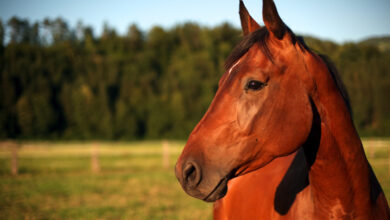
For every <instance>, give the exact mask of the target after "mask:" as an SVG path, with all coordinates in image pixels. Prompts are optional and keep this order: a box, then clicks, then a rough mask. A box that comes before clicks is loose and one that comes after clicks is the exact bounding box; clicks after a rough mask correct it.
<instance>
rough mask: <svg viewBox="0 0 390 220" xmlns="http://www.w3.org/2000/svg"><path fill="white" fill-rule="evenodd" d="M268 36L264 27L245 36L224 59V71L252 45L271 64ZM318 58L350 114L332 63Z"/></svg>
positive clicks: (299, 40) (300, 41) (299, 39)
mask: <svg viewBox="0 0 390 220" xmlns="http://www.w3.org/2000/svg"><path fill="white" fill-rule="evenodd" d="M287 31H288V32H289V33H290V35H291V36H292V37H291V41H292V43H293V44H296V43H297V44H298V46H299V47H300V48H301V49H303V50H305V51H307V52H309V53H314V52H313V50H312V49H311V48H309V47H308V46H307V45H306V43H305V41H304V40H303V37H301V36H297V37H296V36H295V35H294V33H293V32H292V31H291V30H290V29H289V28H288V27H287ZM268 36H269V32H268V30H267V28H266V27H262V28H260V29H258V30H256V31H254V32H252V33H251V34H249V35H247V36H245V37H244V38H243V39H242V40H241V41H240V42H239V43H238V44H237V45H236V47H235V48H234V49H233V51H232V52H231V53H230V55H229V57H228V58H227V59H226V62H225V70H228V69H230V68H231V67H232V66H233V64H234V63H236V62H237V60H239V59H240V58H241V57H242V56H244V55H245V54H246V53H247V52H248V50H249V49H250V48H251V47H252V46H253V45H254V44H258V45H259V47H260V50H261V51H262V52H263V53H264V55H265V56H266V57H267V59H269V60H270V61H271V62H273V59H272V54H271V51H270V50H269V47H268V43H267V40H266V39H267V37H268ZM317 54H318V56H319V57H320V58H321V59H322V61H324V62H325V64H326V66H327V67H328V70H329V72H330V74H331V76H332V78H333V81H334V82H335V84H336V86H337V88H338V89H339V91H340V94H341V96H342V97H343V99H344V102H345V104H346V105H347V108H348V110H349V112H350V113H351V114H352V108H351V104H350V100H349V95H348V92H347V90H346V87H345V85H344V83H343V81H342V80H341V77H340V74H339V72H338V71H337V68H336V66H335V65H334V63H333V62H332V60H331V59H330V58H329V57H328V56H326V55H323V54H320V53H317Z"/></svg>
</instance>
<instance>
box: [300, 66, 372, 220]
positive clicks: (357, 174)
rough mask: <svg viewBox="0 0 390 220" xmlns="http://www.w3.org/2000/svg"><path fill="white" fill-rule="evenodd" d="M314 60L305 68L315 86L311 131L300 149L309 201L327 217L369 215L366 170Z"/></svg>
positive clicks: (323, 70) (340, 105) (331, 86)
mask: <svg viewBox="0 0 390 220" xmlns="http://www.w3.org/2000/svg"><path fill="white" fill-rule="evenodd" d="M316 61H317V63H316V64H314V65H311V66H310V65H308V69H309V70H310V68H312V70H313V71H310V72H311V73H313V74H312V75H313V76H312V77H313V78H314V82H315V84H316V86H315V89H314V91H313V94H311V98H312V105H313V109H314V117H313V118H314V119H313V131H312V133H311V135H310V136H309V139H308V143H306V145H305V146H304V148H305V152H306V155H307V156H306V157H307V160H308V164H309V165H310V170H309V180H310V185H311V189H312V194H313V202H314V204H315V205H316V206H317V207H318V208H319V209H318V210H319V212H321V211H320V210H321V209H322V210H323V211H324V213H322V214H324V215H326V216H327V217H329V215H333V216H336V215H342V214H343V213H344V214H351V212H353V210H354V212H355V213H354V215H356V216H365V215H367V213H370V212H369V210H368V209H369V207H370V200H369V199H370V181H369V175H370V167H369V164H368V162H367V159H366V157H365V154H364V150H363V147H362V143H361V141H360V138H359V136H358V134H357V132H356V129H355V127H354V125H353V122H352V119H351V115H350V113H349V110H348V108H347V106H346V103H345V101H344V99H343V98H342V96H341V94H340V91H339V89H338V88H337V86H336V84H335V82H334V80H333V78H332V76H331V75H330V74H331V73H330V72H329V70H328V68H327V66H326V64H325V63H323V62H322V61H320V60H316ZM314 70H315V71H314ZM357 212H360V213H357Z"/></svg>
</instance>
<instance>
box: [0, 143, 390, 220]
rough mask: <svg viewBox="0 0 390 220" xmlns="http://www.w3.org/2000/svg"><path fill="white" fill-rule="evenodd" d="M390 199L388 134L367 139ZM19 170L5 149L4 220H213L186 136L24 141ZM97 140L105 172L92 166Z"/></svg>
mask: <svg viewBox="0 0 390 220" xmlns="http://www.w3.org/2000/svg"><path fill="white" fill-rule="evenodd" d="M363 143H364V145H365V147H366V152H367V155H368V158H369V160H370V162H371V165H372V166H373V168H374V170H375V172H376V174H377V177H378V179H379V181H380V183H381V185H382V187H383V189H384V191H385V193H386V196H387V198H388V199H389V198H390V170H389V169H390V165H389V163H390V158H389V156H390V140H375V139H369V140H364V142H363ZM22 146H23V147H22V148H21V149H20V150H19V151H18V164H19V173H18V175H17V176H12V175H11V173H10V164H11V163H10V152H9V151H8V150H7V149H0V219H211V217H212V213H211V211H212V210H211V207H212V205H211V204H208V203H204V202H202V201H199V200H196V199H193V198H191V197H189V196H187V195H186V194H185V193H184V192H183V191H182V189H181V188H180V186H179V183H178V182H177V180H176V177H175V175H174V172H173V167H174V164H175V162H176V159H177V157H178V156H179V154H180V152H181V149H182V147H183V146H184V142H180V141H177V142H175V141H170V142H169V163H168V167H164V166H163V164H164V160H163V157H162V155H163V148H162V142H161V141H155V142H133V143H121V142H99V143H92V142H88V143H60V142H40V143H22ZM96 146H98V155H99V165H100V171H99V172H98V173H94V172H92V171H91V152H94V149H95V147H96Z"/></svg>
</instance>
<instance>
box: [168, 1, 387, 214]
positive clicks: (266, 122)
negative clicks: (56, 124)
mask: <svg viewBox="0 0 390 220" xmlns="http://www.w3.org/2000/svg"><path fill="white" fill-rule="evenodd" d="M239 14H240V19H241V25H242V29H243V33H244V38H243V39H242V41H241V42H240V43H239V44H238V45H237V46H236V47H235V49H234V50H233V51H232V53H231V55H230V57H229V58H228V59H227V61H226V72H225V73H224V75H223V76H222V78H221V79H220V81H219V87H218V90H217V92H216V95H215V97H214V99H213V101H212V102H211V105H210V107H209V109H208V110H207V112H206V113H205V115H204V116H203V118H202V119H201V120H200V122H199V123H198V124H197V126H196V127H195V128H194V130H193V131H192V132H191V134H190V136H189V138H188V141H187V144H186V146H185V148H184V149H183V152H182V154H181V155H180V157H179V159H178V161H177V164H176V167H175V173H176V177H177V178H178V180H179V182H180V184H181V186H182V188H183V189H184V191H185V192H186V193H188V194H189V195H191V196H193V197H195V198H199V199H202V200H204V201H206V202H215V203H214V219H390V214H389V213H390V211H389V206H388V204H387V201H386V198H385V196H384V193H383V191H382V189H381V187H380V185H379V183H378V181H377V179H376V176H375V174H374V172H373V170H372V168H371V166H370V164H369V163H368V161H367V158H366V156H365V154H364V149H363V147H362V143H361V140H360V138H359V135H358V134H357V132H356V129H355V127H354V124H353V121H352V118H351V113H350V108H349V104H348V96H347V94H346V92H345V89H344V87H343V84H342V83H341V81H340V80H339V77H338V74H337V72H336V69H335V68H334V66H333V65H332V64H331V62H330V60H329V59H327V58H326V57H325V56H321V55H318V54H316V53H314V52H313V51H311V50H310V49H309V48H308V47H307V46H306V45H305V43H304V41H303V40H302V39H301V38H299V37H297V36H295V35H294V33H293V32H292V31H291V30H290V29H289V28H288V27H287V26H286V25H285V23H284V22H283V21H282V19H281V18H280V16H279V14H278V12H277V10H276V7H275V4H274V2H273V1H272V0H263V20H264V24H265V26H264V27H261V26H260V25H259V24H258V23H257V22H256V21H255V20H254V19H253V18H252V17H251V16H250V15H249V13H248V11H247V9H246V8H245V5H244V3H243V2H242V1H240V13H239Z"/></svg>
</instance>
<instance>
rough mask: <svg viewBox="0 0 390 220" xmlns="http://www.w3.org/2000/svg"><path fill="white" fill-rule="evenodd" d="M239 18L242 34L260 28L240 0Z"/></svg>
mask: <svg viewBox="0 0 390 220" xmlns="http://www.w3.org/2000/svg"><path fill="white" fill-rule="evenodd" d="M240 20H241V27H242V31H243V32H244V36H246V35H248V34H250V33H252V32H253V31H255V30H257V29H260V25H259V24H258V23H257V22H256V21H255V20H254V19H253V18H252V17H251V16H250V14H249V12H248V10H247V9H246V7H245V5H244V2H243V1H242V0H240Z"/></svg>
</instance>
